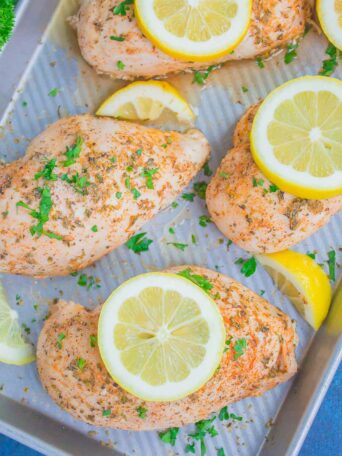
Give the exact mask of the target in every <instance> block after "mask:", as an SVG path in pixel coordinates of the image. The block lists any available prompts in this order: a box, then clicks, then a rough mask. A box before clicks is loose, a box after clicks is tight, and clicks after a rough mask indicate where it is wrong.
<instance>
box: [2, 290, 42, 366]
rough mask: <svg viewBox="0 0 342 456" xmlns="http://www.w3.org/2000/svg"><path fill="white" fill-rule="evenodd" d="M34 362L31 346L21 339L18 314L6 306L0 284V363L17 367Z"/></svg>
mask: <svg viewBox="0 0 342 456" xmlns="http://www.w3.org/2000/svg"><path fill="white" fill-rule="evenodd" d="M34 360H35V354H34V349H33V346H32V345H31V344H28V343H27V342H25V340H24V339H23V337H22V334H21V329H20V326H19V323H18V314H17V312H16V311H15V310H12V309H11V308H10V306H9V305H8V303H7V299H6V295H5V291H4V289H3V287H2V285H1V283H0V362H2V363H6V364H16V365H18V366H19V365H22V364H28V363H32V361H34Z"/></svg>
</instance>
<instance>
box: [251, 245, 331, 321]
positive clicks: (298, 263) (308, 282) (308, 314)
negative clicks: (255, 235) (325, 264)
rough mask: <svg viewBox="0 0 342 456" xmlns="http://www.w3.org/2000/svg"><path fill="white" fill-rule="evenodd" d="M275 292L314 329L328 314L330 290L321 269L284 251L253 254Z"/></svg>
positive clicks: (315, 264) (307, 260)
mask: <svg viewBox="0 0 342 456" xmlns="http://www.w3.org/2000/svg"><path fill="white" fill-rule="evenodd" d="M257 259H258V260H259V262H260V263H261V264H262V265H263V267H264V268H265V269H266V271H267V272H268V273H269V274H270V276H271V277H272V279H273V280H274V282H275V284H276V285H277V287H278V288H279V290H280V291H281V292H282V293H284V294H285V295H286V296H287V297H288V298H289V299H290V301H291V302H292V303H293V304H294V306H295V307H296V308H297V310H298V312H299V313H300V314H301V315H302V317H304V318H305V320H306V321H307V322H308V323H309V324H310V325H311V326H312V327H313V328H314V329H316V330H317V329H318V328H319V327H320V326H321V324H322V322H323V320H324V319H325V317H326V316H327V314H328V311H329V307H330V301H331V288H330V283H329V279H328V277H327V275H326V274H325V272H324V271H323V269H322V268H321V267H320V266H319V265H318V264H317V263H316V262H315V261H314V260H313V259H312V258H310V257H309V256H308V255H304V254H303V253H298V252H293V251H292V250H284V251H282V252H277V253H270V254H265V255H257Z"/></svg>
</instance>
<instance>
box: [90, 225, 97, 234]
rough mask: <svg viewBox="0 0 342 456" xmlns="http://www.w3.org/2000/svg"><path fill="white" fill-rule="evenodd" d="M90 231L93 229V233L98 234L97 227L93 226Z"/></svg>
mask: <svg viewBox="0 0 342 456" xmlns="http://www.w3.org/2000/svg"><path fill="white" fill-rule="evenodd" d="M90 229H91V231H92V232H93V233H97V232H98V228H97V225H93V226H92V227H91V228H90Z"/></svg>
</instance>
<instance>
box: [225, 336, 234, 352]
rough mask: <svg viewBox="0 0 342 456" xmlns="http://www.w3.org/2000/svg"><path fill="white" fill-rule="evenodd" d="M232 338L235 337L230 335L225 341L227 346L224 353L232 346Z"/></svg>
mask: <svg viewBox="0 0 342 456" xmlns="http://www.w3.org/2000/svg"><path fill="white" fill-rule="evenodd" d="M232 339H233V338H232V336H230V337H229V338H228V339H227V340H226V341H225V343H224V344H225V347H224V350H223V353H226V351H228V350H229V348H230V343H231V341H232Z"/></svg>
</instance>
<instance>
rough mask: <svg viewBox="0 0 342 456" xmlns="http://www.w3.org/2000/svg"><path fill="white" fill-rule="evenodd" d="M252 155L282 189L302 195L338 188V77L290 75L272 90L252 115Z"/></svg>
mask: <svg viewBox="0 0 342 456" xmlns="http://www.w3.org/2000/svg"><path fill="white" fill-rule="evenodd" d="M251 150H252V154H253V157H254V160H255V162H256V164H257V165H258V167H259V168H260V169H261V170H262V172H263V173H264V174H265V176H266V177H268V179H270V180H271V181H272V182H273V183H275V184H276V185H277V186H278V187H279V188H280V189H281V190H283V191H285V192H289V193H292V194H293V195H296V196H299V197H301V198H312V199H317V198H328V197H330V196H335V195H339V194H341V193H342V82H341V81H339V80H338V79H334V78H326V77H323V76H305V77H302V78H298V79H293V80H292V81H289V82H287V83H286V84H284V85H282V86H280V87H279V88H277V89H275V90H274V91H273V92H271V93H270V94H269V95H268V96H267V97H266V98H265V100H264V101H263V103H262V104H261V106H260V108H259V109H258V111H257V114H256V116H255V118H254V122H253V126H252V132H251Z"/></svg>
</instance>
